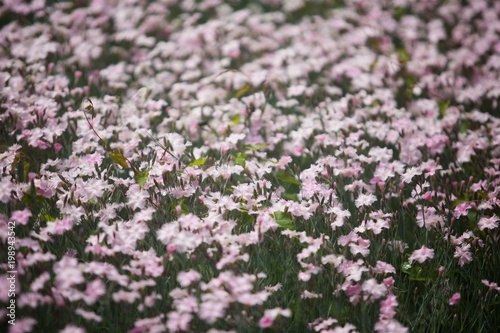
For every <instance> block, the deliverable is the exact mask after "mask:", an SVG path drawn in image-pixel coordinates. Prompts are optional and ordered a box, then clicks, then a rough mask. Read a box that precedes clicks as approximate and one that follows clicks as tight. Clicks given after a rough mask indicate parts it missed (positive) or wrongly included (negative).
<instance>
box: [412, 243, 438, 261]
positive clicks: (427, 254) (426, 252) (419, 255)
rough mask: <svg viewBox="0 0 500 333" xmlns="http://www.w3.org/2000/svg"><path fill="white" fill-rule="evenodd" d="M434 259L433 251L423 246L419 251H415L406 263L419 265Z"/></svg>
mask: <svg viewBox="0 0 500 333" xmlns="http://www.w3.org/2000/svg"><path fill="white" fill-rule="evenodd" d="M432 258H434V250H433V249H429V248H428V247H426V246H425V245H423V246H422V247H421V248H420V249H418V250H415V251H414V252H413V253H412V255H411V256H410V258H408V261H409V262H410V263H412V262H413V261H415V260H416V261H418V262H419V263H423V262H424V261H426V260H427V259H432Z"/></svg>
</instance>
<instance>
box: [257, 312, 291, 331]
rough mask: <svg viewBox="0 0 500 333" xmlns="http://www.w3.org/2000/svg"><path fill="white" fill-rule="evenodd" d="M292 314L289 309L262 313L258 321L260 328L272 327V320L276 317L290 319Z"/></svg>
mask: <svg viewBox="0 0 500 333" xmlns="http://www.w3.org/2000/svg"><path fill="white" fill-rule="evenodd" d="M291 315H292V312H291V311H290V309H282V308H274V309H268V310H266V311H264V316H263V317H262V318H261V319H260V320H259V327H260V328H267V327H271V326H272V325H273V322H274V320H275V319H276V317H278V316H283V317H290V316H291Z"/></svg>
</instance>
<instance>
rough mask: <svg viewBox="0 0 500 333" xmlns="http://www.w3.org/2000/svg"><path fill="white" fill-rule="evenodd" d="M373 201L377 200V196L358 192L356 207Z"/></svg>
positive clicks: (368, 204)
mask: <svg viewBox="0 0 500 333" xmlns="http://www.w3.org/2000/svg"><path fill="white" fill-rule="evenodd" d="M375 201H377V197H376V196H375V195H373V194H363V193H362V194H360V195H359V196H358V198H357V199H356V202H355V204H356V208H360V207H363V206H370V205H371V204H373V203H374V202H375Z"/></svg>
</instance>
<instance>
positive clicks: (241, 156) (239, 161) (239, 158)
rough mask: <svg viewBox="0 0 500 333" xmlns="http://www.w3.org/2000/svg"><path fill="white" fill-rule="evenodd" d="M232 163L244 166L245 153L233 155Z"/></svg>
mask: <svg viewBox="0 0 500 333" xmlns="http://www.w3.org/2000/svg"><path fill="white" fill-rule="evenodd" d="M233 159H234V163H235V164H237V165H239V166H242V167H243V168H244V167H245V161H246V159H247V154H244V153H238V154H236V156H234V157H233Z"/></svg>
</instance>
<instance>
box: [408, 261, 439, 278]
mask: <svg viewBox="0 0 500 333" xmlns="http://www.w3.org/2000/svg"><path fill="white" fill-rule="evenodd" d="M401 270H402V271H403V273H405V274H407V275H409V276H410V280H413V281H421V282H432V281H436V279H437V277H438V272H437V270H433V271H429V270H428V271H427V272H425V271H424V269H423V268H422V266H419V265H418V264H416V265H415V266H413V265H412V264H410V263H409V262H408V261H407V262H405V263H403V264H402V265H401Z"/></svg>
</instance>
